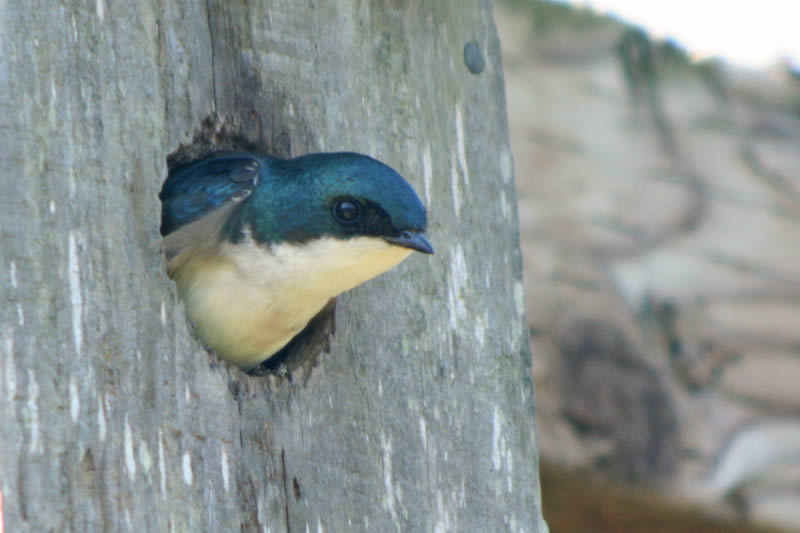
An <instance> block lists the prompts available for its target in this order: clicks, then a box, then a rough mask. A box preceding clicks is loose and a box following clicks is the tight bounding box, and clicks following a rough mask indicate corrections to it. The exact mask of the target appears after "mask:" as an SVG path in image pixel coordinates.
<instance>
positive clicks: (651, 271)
mask: <svg viewBox="0 0 800 533" xmlns="http://www.w3.org/2000/svg"><path fill="white" fill-rule="evenodd" d="M588 4H591V5H588ZM609 10H613V11H609ZM495 18H496V22H497V25H498V31H499V33H500V39H501V42H502V46H503V62H504V68H505V73H506V92H507V99H508V108H509V119H510V129H511V141H512V146H513V150H514V159H515V167H516V177H517V182H518V189H519V202H520V205H519V216H520V222H521V228H522V244H523V252H524V258H525V276H526V279H525V282H526V286H527V287H526V291H527V308H528V317H529V322H530V332H531V341H532V344H533V353H534V361H533V372H534V379H535V382H536V402H537V416H538V428H539V436H540V446H541V454H542V490H543V498H544V511H545V518H546V519H547V520H548V522H549V523H550V527H551V530H552V531H553V533H572V532H579V533H581V532H589V531H598V532H600V531H615V532H617V531H618V532H628V531H632V532H635V531H646V532H658V531H682V532H683V531H706V532H710V531H720V532H722V531H727V532H730V531H775V530H776V529H770V528H778V527H779V528H783V529H782V530H785V531H800V74H798V71H797V70H796V69H795V68H793V65H797V64H798V63H797V62H798V59H800V51H798V50H792V47H793V46H796V47H798V48H800V37H798V35H800V33H798V30H797V21H798V20H800V4H798V3H796V2H788V1H787V2H775V1H770V0H764V1H762V2H759V3H757V4H756V3H753V2H746V3H745V2H724V3H723V2H716V1H712V0H707V1H705V2H681V1H674V2H647V1H645V2H643V1H630V0H628V1H626V0H618V1H614V0H604V1H601V0H598V1H597V2H593V3H589V2H583V3H582V4H581V5H569V4H554V3H550V2H546V1H543V0H498V1H497V2H496V3H495ZM751 528H752V529H751Z"/></svg>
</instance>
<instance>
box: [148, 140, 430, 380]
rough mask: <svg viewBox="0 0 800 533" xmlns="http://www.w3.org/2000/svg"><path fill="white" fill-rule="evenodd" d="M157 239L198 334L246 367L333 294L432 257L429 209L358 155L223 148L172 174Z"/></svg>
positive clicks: (389, 173)
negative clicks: (419, 257) (417, 257)
mask: <svg viewBox="0 0 800 533" xmlns="http://www.w3.org/2000/svg"><path fill="white" fill-rule="evenodd" d="M159 197H160V198H161V202H162V209H161V235H162V236H163V241H162V246H163V248H164V250H165V252H166V254H167V261H168V263H167V272H168V274H169V276H170V277H171V278H172V279H174V280H175V282H176V284H177V287H178V293H179V294H180V296H181V298H182V299H183V301H184V304H185V306H186V312H187V314H188V316H189V319H190V320H191V321H192V322H193V323H194V325H195V330H196V332H197V334H198V335H199V337H200V338H201V340H203V341H204V342H205V343H206V344H207V345H208V346H209V347H211V348H212V349H213V350H214V351H215V352H216V353H217V355H219V356H220V357H221V358H222V359H225V360H227V361H228V362H230V363H232V364H235V365H237V366H238V367H239V368H241V369H243V370H249V369H252V368H253V367H255V366H256V365H258V364H259V363H261V362H263V361H265V360H267V359H269V358H270V357H271V356H272V355H274V354H275V353H276V352H278V351H279V350H280V349H281V348H283V347H284V346H285V345H286V344H287V343H288V342H289V341H290V340H291V339H292V338H294V336H295V335H297V334H298V333H299V332H300V331H301V330H302V329H303V328H304V327H305V326H306V324H308V322H309V320H311V319H312V318H313V317H314V316H315V315H316V314H317V313H318V312H319V311H320V310H321V309H322V308H323V307H324V306H325V305H326V304H327V302H328V301H329V300H330V299H331V298H333V297H335V296H337V295H338V294H341V293H342V292H344V291H346V290H349V289H352V288H353V287H355V286H356V285H359V284H361V283H363V282H365V281H367V280H369V279H371V278H373V277H375V276H377V275H378V274H381V273H383V272H386V271H387V270H389V269H390V268H392V267H394V266H395V265H397V264H398V263H400V262H401V261H402V260H403V259H405V258H406V257H407V256H408V255H409V254H410V253H411V252H412V251H413V250H416V251H418V252H422V253H426V254H432V253H433V247H432V246H431V244H430V242H428V239H427V238H426V236H425V233H424V232H425V226H426V215H425V208H424V207H423V205H422V202H420V200H419V198H418V197H417V194H416V193H415V192H414V189H412V188H411V186H410V185H409V184H408V183H407V182H406V180H404V179H403V178H402V177H401V176H400V175H399V174H398V173H397V172H395V171H394V170H392V169H391V168H390V167H388V166H386V165H384V164H383V163H381V162H380V161H377V160H375V159H372V158H371V157H368V156H365V155H361V154H355V153H321V154H309V155H305V156H302V157H298V158H296V159H276V158H273V157H269V156H266V155H259V154H250V153H234V154H216V155H212V156H210V157H208V158H206V159H202V160H199V161H195V162H192V163H189V164H187V165H183V166H180V167H177V168H174V169H172V170H171V171H170V173H169V176H168V177H167V180H166V181H165V182H164V186H163V188H162V189H161V193H160V195H159Z"/></svg>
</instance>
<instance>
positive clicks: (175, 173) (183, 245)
mask: <svg viewBox="0 0 800 533" xmlns="http://www.w3.org/2000/svg"><path fill="white" fill-rule="evenodd" d="M263 163H264V160H263V159H261V158H259V157H258V156H254V155H249V154H230V155H220V156H212V157H210V158H208V159H204V160H201V161H197V162H194V163H190V164H188V165H186V166H182V167H178V168H175V169H173V170H172V171H171V172H170V173H169V176H168V177H167V181H165V182H164V186H163V187H162V189H161V194H159V198H161V234H162V235H163V236H164V237H163V238H162V239H161V241H160V242H159V243H158V246H159V247H160V248H161V249H163V250H164V252H165V253H166V255H167V272H168V273H169V275H170V276H173V277H174V276H175V275H178V274H179V272H181V271H185V270H186V269H185V268H184V267H186V266H188V265H191V264H195V265H199V264H201V263H202V262H203V261H204V260H207V259H208V258H209V257H213V256H215V254H216V253H217V249H218V244H219V242H220V238H221V236H220V230H221V228H222V227H223V226H224V225H225V222H226V221H227V220H228V218H229V217H230V216H231V214H232V213H233V212H234V210H235V209H236V208H237V207H239V206H240V205H241V203H242V201H243V200H245V199H246V198H247V197H248V196H250V194H251V193H252V192H253V190H254V189H255V187H256V185H258V177H259V172H260V168H261V165H262V164H263ZM189 270H191V268H190V269H189Z"/></svg>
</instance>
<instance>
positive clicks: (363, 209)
mask: <svg viewBox="0 0 800 533" xmlns="http://www.w3.org/2000/svg"><path fill="white" fill-rule="evenodd" d="M266 164H268V165H269V168H268V169H266V170H267V172H268V174H269V175H270V179H269V181H268V183H260V184H258V186H256V187H255V190H254V192H253V195H252V197H251V198H249V199H248V201H247V203H246V204H245V205H243V206H242V209H241V210H239V212H238V213H236V214H234V215H233V216H232V217H231V219H230V220H229V221H228V223H227V224H226V228H225V229H224V230H223V232H224V233H228V239H229V240H231V241H233V242H234V243H235V242H237V241H239V240H241V239H243V238H252V239H254V240H255V241H256V242H257V243H261V244H268V245H269V246H270V247H271V248H272V249H273V250H274V251H275V253H276V254H277V255H278V256H279V257H280V256H281V251H282V253H283V254H284V255H285V256H286V257H287V262H289V261H291V262H292V263H294V262H295V261H296V262H297V263H298V264H297V265H294V266H295V267H296V268H298V269H299V270H301V271H305V270H307V269H308V270H309V272H306V275H307V276H309V277H310V278H311V277H313V275H314V274H316V273H319V274H320V275H324V276H325V279H326V283H332V284H333V285H335V286H337V291H338V290H339V289H342V290H347V289H349V288H351V287H353V286H355V285H357V284H359V283H361V282H363V281H366V280H367V279H369V278H371V277H374V276H376V275H378V274H380V273H382V272H384V271H386V270H388V269H390V268H392V267H393V266H395V265H396V264H397V263H399V262H400V261H402V260H403V259H405V258H406V257H407V256H408V255H409V254H410V253H411V252H412V251H418V252H422V253H426V254H432V253H433V247H432V246H431V244H430V242H429V241H428V239H427V237H426V236H425V233H424V232H425V229H426V225H427V217H426V214H425V208H424V207H423V205H422V202H420V199H419V197H418V196H417V194H416V193H415V192H414V189H412V188H411V186H410V185H409V184H408V182H406V180H405V179H403V177H402V176H400V175H399V174H398V173H397V172H395V171H394V170H393V169H391V168H390V167H388V166H386V165H384V164H383V163H381V162H380V161H377V160H375V159H372V158H371V157H368V156H364V155H360V154H355V153H321V154H311V155H307V156H303V157H298V158H296V159H289V160H271V161H269V162H267V163H266ZM290 258H291V259H290ZM312 269H313V270H312ZM334 276H340V277H341V279H339V280H335V279H334Z"/></svg>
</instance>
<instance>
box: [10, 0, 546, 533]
mask: <svg viewBox="0 0 800 533" xmlns="http://www.w3.org/2000/svg"><path fill="white" fill-rule="evenodd" d="M334 4H335V5H334ZM471 41H474V42H473V44H472V45H471V46H470V47H468V49H467V54H466V55H465V54H464V50H465V45H466V44H467V43H468V42H471ZM482 61H483V63H484V64H481V62H482ZM0 95H2V98H0V147H2V150H0V179H1V180H2V181H0V193H1V194H0V222H1V223H2V233H0V239H1V240H0V280H1V281H0V291H1V292H0V297H1V298H2V302H3V304H2V306H0V432H1V434H0V490H1V491H2V517H3V521H4V522H3V523H4V525H5V531H6V532H15V533H16V532H26V531H31V532H34V531H35V532H39V531H136V532H141V531H193V532H197V531H220V532H221V531H240V530H241V531H259V532H262V531H272V532H275V531H334V532H338V531H358V530H363V531H379V532H385V531H481V532H485V531H528V532H531V531H539V532H541V531H544V530H545V526H544V525H543V522H542V518H541V507H540V497H539V482H538V466H537V455H536V433H535V424H534V402H533V386H532V382H531V376H530V349H529V344H528V338H527V328H526V321H525V313H524V307H523V294H522V283H521V257H520V252H519V233H518V224H517V212H516V203H515V189H514V180H513V171H512V160H511V154H510V150H509V140H508V131H507V130H508V128H507V122H506V111H505V99H504V87H503V74H502V68H501V63H500V50H499V43H498V39H497V34H496V32H495V27H494V23H493V21H492V14H491V3H490V2H489V1H485V0H482V1H478V2H470V3H464V2H463V1H461V0H446V1H445V0H437V1H436V2H429V1H423V0H416V1H407V2H397V1H391V2H384V1H359V0H342V1H339V2H319V1H312V0H298V1H292V2H288V1H287V2H270V1H267V0H260V1H258V0H256V1H248V2H221V1H220V2H216V1H211V2H205V1H202V2H200V1H191V0H186V1H179V0H165V1H162V2H154V1H141V2H108V1H107V0H94V1H92V2H89V3H82V2H77V1H71V2H62V3H57V4H56V3H53V2H46V1H41V0H39V1H36V0H32V1H30V2H4V3H0ZM196 136H197V137H196ZM195 137H196V139H198V140H200V141H202V142H200V141H199V142H198V143H197V144H195V145H193V146H194V148H192V147H191V146H192V140H193V138H195ZM231 139H234V140H235V141H236V142H238V143H246V144H249V145H253V146H256V147H260V148H261V149H263V150H269V151H272V152H274V153H279V154H282V155H287V154H292V155H297V154H301V153H305V152H310V151H320V150H328V151H331V150H355V151H359V152H363V153H367V154H370V155H373V156H375V157H378V158H379V159H381V160H383V161H385V162H386V163H388V164H389V165H391V166H393V167H395V168H396V169H397V170H398V171H399V172H401V173H402V174H403V175H404V176H406V177H407V178H408V179H409V180H410V181H411V182H412V183H413V184H414V186H415V188H416V189H417V190H418V191H419V192H420V196H421V197H422V198H423V201H424V202H425V203H426V205H428V206H429V211H430V220H431V223H430V228H429V235H430V237H431V239H432V240H433V243H434V246H435V247H436V255H435V256H433V257H432V258H429V257H424V256H422V255H421V254H418V255H417V256H415V257H412V258H410V259H409V260H408V261H406V262H405V263H404V264H403V265H401V266H400V267H399V268H397V269H395V270H393V271H391V272H390V273H388V274H386V275H384V276H382V277H380V278H379V279H377V280H374V281H372V282H370V283H368V284H366V285H364V286H362V287H360V288H357V289H356V290H354V291H353V292H352V293H350V294H347V295H345V296H343V297H341V298H340V299H339V301H338V303H337V306H336V310H335V333H334V334H333V335H332V336H330V337H329V338H328V339H327V340H326V343H325V345H324V346H322V347H323V348H324V347H325V346H327V349H325V350H322V349H321V348H320V349H318V350H317V352H322V353H316V354H315V356H314V358H313V359H312V360H310V361H309V362H307V363H306V364H304V365H301V366H299V367H297V368H296V369H295V370H294V372H293V375H292V378H293V379H292V380H289V379H288V378H287V377H281V376H267V377H253V376H246V375H244V374H242V373H240V372H239V371H238V370H235V369H231V368H229V367H227V366H226V365H224V364H222V363H219V362H218V361H217V360H216V358H215V356H213V355H210V354H208V353H207V352H206V351H205V350H203V348H202V347H201V346H200V345H199V344H198V343H197V342H196V341H195V340H194V337H193V336H192V334H191V329H190V327H189V325H188V324H187V322H186V319H185V316H184V313H183V307H182V305H181V303H180V301H179V300H178V299H177V298H176V295H175V288H174V284H173V283H172V282H171V281H170V280H169V279H168V278H167V276H166V274H165V268H164V258H163V257H162V255H161V254H160V253H159V252H157V251H156V250H154V249H153V248H152V246H151V245H152V243H153V242H154V241H155V240H156V239H157V237H158V226H159V212H160V206H159V202H158V198H157V193H158V190H159V189H160V186H161V183H162V181H163V179H164V178H165V176H166V172H167V164H166V160H167V157H168V155H170V154H172V153H174V152H176V151H178V150H182V153H183V154H184V155H186V154H189V155H191V153H192V150H199V149H198V148H197V146H205V147H209V146H211V144H212V143H214V142H218V145H219V146H225V145H226V143H227V144H230V143H231V142H233V141H231ZM203 143H205V145H203ZM332 324H333V320H332V321H331V324H329V325H332Z"/></svg>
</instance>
